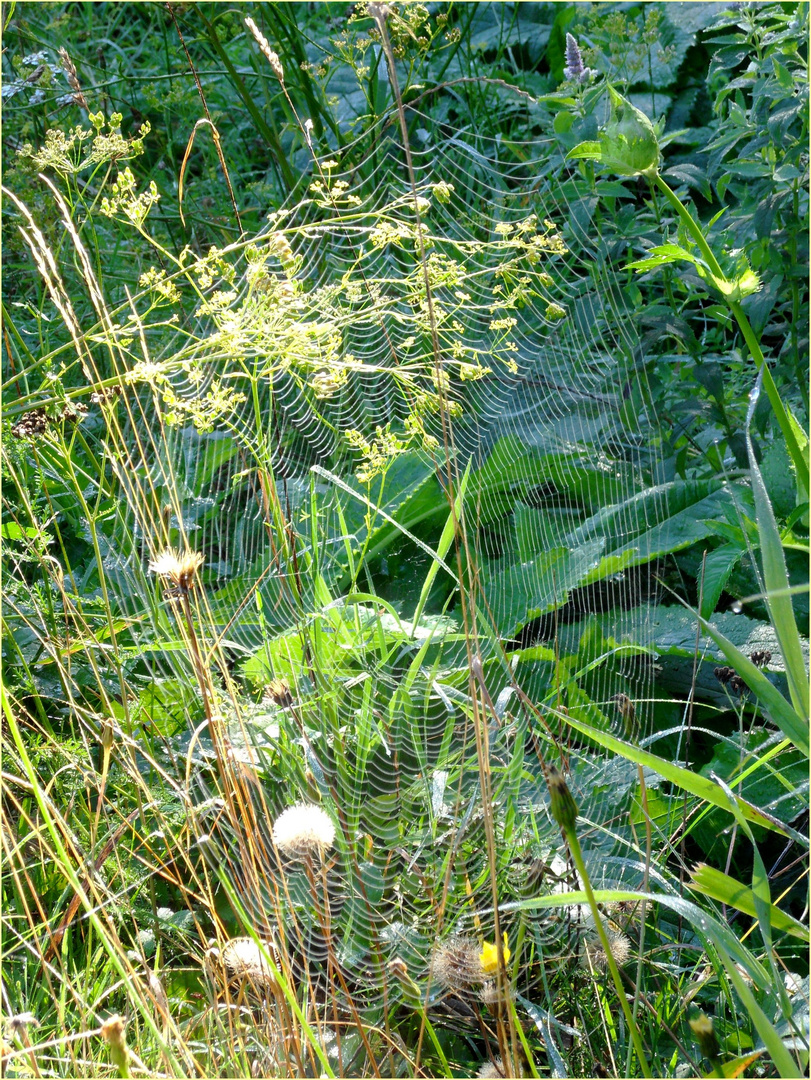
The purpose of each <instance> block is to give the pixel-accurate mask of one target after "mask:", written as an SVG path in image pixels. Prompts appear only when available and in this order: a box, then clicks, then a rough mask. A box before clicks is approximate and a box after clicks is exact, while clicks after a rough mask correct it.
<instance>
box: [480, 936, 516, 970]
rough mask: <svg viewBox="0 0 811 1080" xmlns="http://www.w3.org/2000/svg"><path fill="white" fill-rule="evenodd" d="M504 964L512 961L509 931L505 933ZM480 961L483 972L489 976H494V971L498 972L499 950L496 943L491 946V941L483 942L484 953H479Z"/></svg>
mask: <svg viewBox="0 0 811 1080" xmlns="http://www.w3.org/2000/svg"><path fill="white" fill-rule="evenodd" d="M503 952H504V963H505V964H506V963H507V961H508V960H509V959H510V949H509V946H508V945H507V931H506V930H505V931H504V947H503ZM479 961H480V963H481V965H482V971H484V972H485V974H487V975H492V973H493V972H494V971H498V948H497V947H496V945H495V943H493V944H491V943H490V942H489V941H483V942H482V951H481V952H480V953H479Z"/></svg>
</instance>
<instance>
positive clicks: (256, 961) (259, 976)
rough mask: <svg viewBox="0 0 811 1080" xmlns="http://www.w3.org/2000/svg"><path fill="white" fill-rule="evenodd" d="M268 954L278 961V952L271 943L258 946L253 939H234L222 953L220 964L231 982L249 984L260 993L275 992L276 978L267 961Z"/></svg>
mask: <svg viewBox="0 0 811 1080" xmlns="http://www.w3.org/2000/svg"><path fill="white" fill-rule="evenodd" d="M266 954H268V955H270V956H272V957H273V958H274V961H275V959H276V950H275V948H274V946H273V944H272V943H271V942H269V941H263V942H262V943H261V945H259V944H257V942H255V941H254V940H253V938H249V937H239V938H232V939H231V940H230V941H228V942H226V944H225V945H224V946H223V949H222V951H221V952H220V962H221V963H222V965H223V967H224V968H225V972H226V975H227V976H228V979H229V981H234V982H240V983H241V982H249V983H251V985H252V986H253V987H254V988H255V989H256V990H259V991H263V990H273V989H274V988H275V987H276V976H275V975H274V974H273V970H272V968H271V966H270V964H269V963H268V961H267V956H266Z"/></svg>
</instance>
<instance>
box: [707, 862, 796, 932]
mask: <svg viewBox="0 0 811 1080" xmlns="http://www.w3.org/2000/svg"><path fill="white" fill-rule="evenodd" d="M690 885H691V888H692V889H694V890H695V891H696V892H700V893H701V894H702V895H703V896H709V897H710V898H711V899H712V900H717V901H718V902H719V903H721V904H726V905H727V906H728V907H733V908H735V910H736V911H742V912H743V913H744V915H751V916H752V917H753V918H757V909H756V905H755V897H754V894H753V892H752V890H751V889H750V888H748V887H747V886H746V885H743V884H741V882H740V881H737V880H736V879H735V878H733V877H730V876H729V874H725V873H723V872H722V871H721V870H716V869H715V867H713V866H707V865H706V863H699V865H698V866H697V867H696V868H695V869H694V870H693V872H692V875H691V882H690ZM769 918H770V921H771V924H772V927H773V928H774V929H775V930H784V931H785V932H786V933H787V934H792V935H793V936H794V937H797V938H800V939H801V940H802V941H807V942H811V933H809V930H808V927H807V926H804V925H803V923H801V922H799V921H798V920H797V919H794V918H792V917H791V915H787V914H786V913H785V912H784V911H781V910H780V908H779V907H776V906H775V905H774V904H770V906H769Z"/></svg>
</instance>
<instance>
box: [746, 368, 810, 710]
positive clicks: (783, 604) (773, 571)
mask: <svg viewBox="0 0 811 1080" xmlns="http://www.w3.org/2000/svg"><path fill="white" fill-rule="evenodd" d="M759 396H760V379H758V382H757V385H756V386H755V388H754V390H753V391H752V393H751V395H750V403H749V412H748V414H747V418H746V448H747V452H748V454H749V475H750V478H751V482H752V494H753V495H754V497H755V513H756V516H757V523H758V534H759V537H760V550H761V555H762V558H763V578H764V583H765V586H766V590H765V591H766V606H767V607H768V609H769V616H770V618H771V621H772V626H773V627H774V632H775V633H776V634H777V640H778V641H779V642H780V651H781V652H782V654H783V661H784V663H785V665H786V675H787V677H788V688H789V694H790V695H791V701H792V704H793V705H794V709H795V711H796V712H797V713H799V714H800V715H801V716H804V717H806V718H807V717H808V711H809V700H808V698H809V694H808V674H807V672H806V670H805V661H804V659H803V650H802V646H801V644H800V635H799V632H798V630H797V623H796V621H795V618H794V608H793V607H792V604H791V597H790V596H788V595H786V590H787V589H788V588H789V580H788V572H787V570H786V560H785V556H784V555H783V543H782V540H781V539H780V530H779V529H778V527H777V522H776V521H775V517H774V511H773V510H772V504H771V502H770V500H769V495H768V493H767V491H766V485H765V484H764V482H763V477H762V475H761V472H760V469H759V468H758V463H757V459H756V457H755V449H754V447H753V445H752V439H751V436H750V433H749V426H750V424H751V421H752V416H753V413H754V410H755V406H756V405H757V401H758V397H759Z"/></svg>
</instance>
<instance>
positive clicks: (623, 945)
mask: <svg viewBox="0 0 811 1080" xmlns="http://www.w3.org/2000/svg"><path fill="white" fill-rule="evenodd" d="M606 936H607V937H608V945H609V948H610V949H611V955H612V956H613V957H614V960H615V962H616V964H617V966H618V967H622V966H623V964H626V963H627V962H628V957H629V956H630V955H631V942H630V941H629V940H628V938H627V937H626V936H625V934H622V933H620V932H619V931H617V930H611V929H608V930H607V931H606ZM583 948H584V955H583V957H582V961H581V962H582V964H583V967H586V968H589V967H591V968H593V969H594V970H595V971H605V969H606V967H607V966H608V957H607V956H606V953H605V949H604V948H603V944H602V942H601V941H600V939H599V938H598V937H597V936H596V935H595V936H594V937H589V938H587V939H586V940H585V942H584V943H583Z"/></svg>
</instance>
